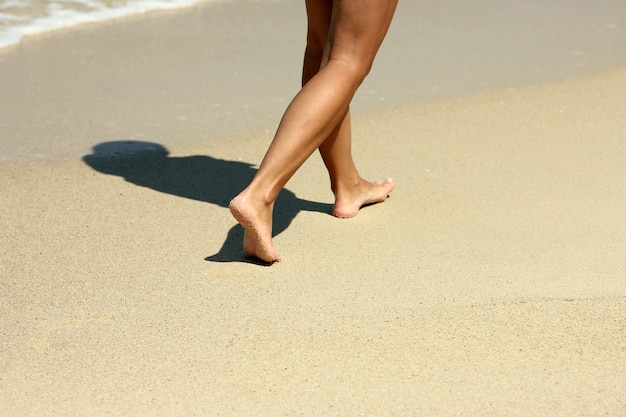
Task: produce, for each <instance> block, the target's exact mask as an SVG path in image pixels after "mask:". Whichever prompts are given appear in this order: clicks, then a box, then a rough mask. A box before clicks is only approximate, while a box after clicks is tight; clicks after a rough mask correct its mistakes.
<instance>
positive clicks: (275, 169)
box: [230, 0, 397, 262]
mask: <svg viewBox="0 0 626 417" xmlns="http://www.w3.org/2000/svg"><path fill="white" fill-rule="evenodd" d="M327 1H329V0H327ZM396 2H397V0H363V1H359V2H354V1H348V0H346V1H344V0H334V1H333V2H332V18H331V21H330V26H329V31H328V38H327V42H326V47H325V49H324V56H325V58H324V62H325V65H323V67H322V68H321V69H320V70H319V71H318V72H317V73H316V74H315V75H314V76H313V77H311V79H310V80H308V82H307V83H306V84H305V85H304V86H303V87H302V89H301V90H300V92H299V93H298V94H297V95H296V97H295V98H294V99H293V101H292V102H291V104H290V105H289V107H288V108H287V110H286V112H285V114H284V116H283V119H282V120H281V123H280V125H279V127H278V130H277V132H276V135H275V136H274V140H273V141H272V144H271V145H270V147H269V149H268V150H267V153H266V155H265V158H264V159H263V162H262V163H261V166H260V167H259V170H258V171H257V173H256V175H255V177H254V179H253V180H252V182H251V183H250V185H249V186H248V187H246V189H245V190H243V191H242V192H241V193H240V194H239V195H238V196H237V197H235V198H234V199H233V201H232V202H231V205H230V208H231V212H232V213H233V216H234V217H235V218H236V219H237V221H239V222H240V223H241V225H242V226H243V227H244V228H245V229H246V234H245V237H244V250H246V252H248V253H249V254H250V255H253V256H256V257H258V258H260V259H262V260H264V261H268V262H274V261H279V260H280V254H279V253H278V252H277V251H276V249H274V246H273V244H272V213H273V208H274V202H275V200H276V197H277V196H278V193H279V192H280V190H281V189H282V188H283V187H284V186H285V184H286V183H287V181H288V180H289V179H290V178H291V176H292V175H293V174H294V173H295V171H296V170H297V169H298V168H299V167H300V166H301V165H302V164H303V163H304V161H306V159H307V158H308V157H309V156H310V155H311V154H312V153H313V152H314V151H315V149H317V148H318V147H320V146H321V145H322V143H324V142H325V141H326V140H327V139H328V138H329V137H330V136H331V134H333V131H335V130H338V131H339V130H340V128H338V126H339V125H340V124H341V125H343V124H344V123H345V122H344V120H346V115H347V113H348V107H349V104H350V101H351V100H352V97H353V96H354V93H355V92H356V89H357V88H358V87H359V85H360V84H361V82H362V81H363V79H364V78H365V77H366V76H367V73H368V72H369V70H370V67H371V64H372V62H373V60H374V57H375V55H376V52H377V51H378V48H379V47H380V44H381V43H382V40H383V38H384V36H385V33H386V32H387V29H388V27H389V24H390V22H391V17H392V15H393V12H394V9H395V5H396ZM308 3H311V1H309V2H308ZM326 4H328V3H326ZM335 136H337V135H335ZM332 148H333V146H331V147H330V149H331V150H330V151H329V153H331V154H334V153H335V151H333V150H332ZM348 149H349V147H348ZM348 154H349V152H348ZM331 160H332V157H331ZM352 165H354V164H352ZM329 171H330V170H329ZM333 175H342V174H331V177H332V176H333ZM387 184H389V183H387ZM385 195H386V194H385ZM353 205H354V204H353ZM359 207H360V205H359ZM357 210H358V209H357Z"/></svg>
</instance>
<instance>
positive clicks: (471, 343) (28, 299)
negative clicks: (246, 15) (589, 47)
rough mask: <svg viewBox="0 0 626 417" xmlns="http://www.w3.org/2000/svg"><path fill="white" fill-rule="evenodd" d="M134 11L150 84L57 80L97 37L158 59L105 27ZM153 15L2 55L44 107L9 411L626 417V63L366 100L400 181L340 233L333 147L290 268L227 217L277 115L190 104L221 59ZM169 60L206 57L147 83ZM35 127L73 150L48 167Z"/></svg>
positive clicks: (375, 134) (24, 96)
mask: <svg viewBox="0 0 626 417" xmlns="http://www.w3.org/2000/svg"><path fill="white" fill-rule="evenodd" d="M199 10H204V9H202V8H199ZM183 14H184V13H183ZM172 16H178V15H177V14H172ZM242 19H243V17H242ZM148 20H149V19H148ZM166 20H167V19H166ZM132 21H134V22H135V23H136V24H138V25H139V27H144V30H145V37H144V38H143V39H141V41H140V40H137V43H138V44H141V43H143V44H144V46H145V48H147V50H146V49H144V50H143V52H142V53H140V54H139V55H138V58H137V60H136V61H133V65H132V66H129V67H126V68H127V71H129V72H128V73H127V74H126V76H124V75H123V68H124V67H123V66H122V65H121V64H120V65H119V66H115V65H112V66H107V65H93V66H90V67H89V68H88V69H89V71H87V73H86V74H85V73H83V72H81V71H80V70H79V69H76V71H75V72H74V73H67V74H66V75H65V76H66V77H67V78H62V79H58V78H54V77H52V76H51V75H50V73H52V74H63V73H64V72H63V71H58V72H55V70H54V67H49V68H48V70H49V72H48V73H45V71H39V70H37V68H38V66H37V65H36V64H37V62H51V61H45V60H46V59H51V58H50V56H49V55H46V54H47V53H48V52H49V50H47V49H45V48H43V46H45V45H49V44H47V43H46V42H53V40H54V39H61V38H62V39H69V40H71V42H69V41H68V43H57V44H56V47H57V51H56V53H57V54H60V55H59V56H62V57H71V56H75V55H77V54H78V55H80V54H84V53H85V50H89V49H88V48H87V49H81V48H78V47H77V45H79V44H80V43H81V42H87V41H86V40H87V39H89V37H88V35H89V34H91V35H89V36H94V38H97V39H99V40H100V42H102V44H100V46H99V48H102V49H98V51H106V54H108V55H105V56H104V57H100V58H98V57H96V56H94V57H93V59H94V60H98V59H102V60H103V61H98V62H109V61H110V62H118V63H119V62H122V61H123V59H120V56H122V58H123V57H125V56H132V54H133V51H136V50H135V49H133V44H128V43H127V44H123V45H122V46H120V45H118V44H116V46H115V47H113V46H112V45H113V44H111V46H110V49H108V50H107V49H106V48H104V47H103V46H102V45H106V44H107V43H106V41H105V39H102V35H103V34H108V35H109V39H111V40H115V36H119V37H124V36H126V35H124V34H125V33H126V32H125V31H128V30H130V29H129V27H130V26H133V25H132V24H130V23H132ZM146 22H147V21H146V19H136V20H133V19H131V20H129V24H128V25H110V26H105V27H97V28H92V29H88V30H86V33H87V34H86V35H85V37H78V38H76V37H75V36H74V35H75V34H74V33H68V34H60V35H58V37H55V36H52V37H50V38H49V39H48V38H46V39H42V40H40V41H37V40H32V41H30V42H28V43H26V44H25V45H24V46H23V48H22V49H20V50H14V51H8V52H5V53H3V54H2V55H1V57H2V59H3V60H4V61H3V65H4V64H6V66H4V68H3V70H2V71H4V72H3V74H4V75H7V74H8V75H7V76H12V77H14V78H13V80H14V81H15V83H18V84H15V85H27V84H28V83H27V81H30V83H31V84H30V85H31V89H30V90H27V89H23V90H19V89H14V90H10V89H9V88H8V87H7V85H9V83H5V84H3V86H4V87H3V88H4V91H12V92H13V93H12V94H15V98H16V101H15V103H17V104H15V106H18V107H17V108H18V109H19V111H17V110H16V109H15V108H14V107H11V108H10V107H7V105H6V101H4V100H5V99H2V100H3V109H4V108H6V109H11V110H10V111H11V114H12V115H13V118H11V119H8V118H7V117H6V116H4V117H5V119H3V120H4V122H3V124H4V125H3V135H6V136H10V137H11V138H16V137H18V138H19V137H24V138H26V139H25V142H24V144H25V145H24V149H23V150H20V151H19V152H17V151H15V148H12V149H13V150H12V151H15V155H18V154H19V157H18V156H11V157H7V158H6V159H4V160H2V161H1V162H0V195H1V196H2V203H3V204H2V208H1V209H0V241H1V242H2V251H0V265H2V269H1V272H0V278H1V283H2V286H1V289H0V291H1V293H0V294H1V296H2V303H1V305H2V310H1V313H2V314H0V323H1V324H0V329H1V331H2V337H1V338H0V343H1V345H0V352H1V358H2V363H3V365H2V369H3V371H2V377H1V378H0V415H3V416H31V415H32V416H35V415H37V416H39V415H52V414H54V415H63V416H70V415H93V416H100V415H103V416H104V415H168V416H175V415H213V416H219V415H224V416H239V415H241V416H244V415H262V416H274V415H289V416H290V415H333V416H345V415H390V416H406V415H416V416H417V415H429V416H438V415H441V416H450V415H494V416H498V415H501V416H513V415H520V416H522V415H523V416H528V415H577V416H586V415H589V416H592V415H609V416H620V415H623V414H624V412H625V410H626V399H625V398H624V395H623V393H624V389H625V388H626V382H625V381H626V327H625V326H624V319H625V313H624V312H625V311H626V279H625V278H626V239H625V237H626V216H624V215H623V213H624V211H625V208H626V164H624V161H625V160H626V144H625V142H624V138H625V137H626V124H624V122H623V115H624V114H626V90H625V89H624V85H626V69H619V68H618V69H615V70H611V71H602V72H598V73H597V74H596V75H588V76H582V75H581V76H577V77H574V78H573V79H570V80H564V81H561V82H556V81H554V82H551V83H548V84H546V83H543V82H542V83H539V84H541V85H532V86H523V85H515V86H513V87H511V88H502V89H498V88H493V89H491V90H493V91H487V92H480V91H476V92H474V93H472V94H468V95H459V96H458V97H450V96H448V95H447V94H446V95H444V96H442V97H439V96H436V97H431V98H430V99H429V98H428V97H420V98H418V99H416V100H414V102H413V103H409V102H407V100H405V99H403V98H397V97H396V98H395V99H394V100H396V99H397V103H391V104H385V105H384V106H369V105H368V103H367V102H366V101H367V100H365V99H362V101H361V103H363V104H359V105H360V106H362V107H361V110H360V111H358V112H357V114H355V116H354V135H355V142H356V145H355V159H356V160H357V163H358V164H359V166H361V167H362V171H363V172H362V174H363V175H364V176H366V177H368V178H371V179H383V178H385V177H387V176H390V177H393V178H394V179H395V182H396V188H395V190H394V191H393V193H392V195H391V197H390V198H389V199H388V200H387V201H386V202H385V203H383V204H379V205H375V206H372V207H368V208H365V209H364V210H362V211H361V213H360V214H359V215H358V216H356V217H355V218H353V219H348V220H341V219H336V218H334V217H332V216H331V215H330V210H331V203H332V194H331V192H330V190H329V186H328V183H327V179H326V174H325V172H324V168H323V165H322V163H321V161H319V158H317V157H314V158H312V159H311V160H310V161H308V162H307V163H306V164H305V166H304V167H303V168H302V170H301V171H299V172H298V173H297V174H296V176H295V177H294V178H293V179H292V180H291V181H290V182H289V184H288V185H287V187H286V189H285V191H284V192H283V193H282V194H281V196H280V198H279V201H278V202H277V208H276V230H275V233H276V236H275V238H274V241H275V244H276V247H277V249H278V250H279V251H280V252H281V254H282V255H283V260H282V261H281V262H280V263H279V264H276V265H273V266H271V267H267V266H263V265H259V264H258V263H256V262H254V261H253V260H250V259H248V258H246V257H245V256H244V254H243V251H242V249H241V246H240V243H241V239H242V230H241V229H240V228H239V227H238V226H237V225H236V222H235V221H234V219H233V218H232V217H231V216H230V213H229V210H228V208H227V205H228V202H229V200H230V198H231V197H232V196H233V195H234V194H236V193H237V192H238V191H239V190H240V189H241V188H242V187H243V185H245V184H246V183H247V181H248V180H249V179H250V178H251V176H252V175H254V169H255V167H256V164H258V162H259V161H260V158H261V156H262V154H263V152H264V151H265V148H266V146H267V144H268V141H269V139H270V137H271V134H270V133H269V132H268V131H267V130H266V128H265V127H264V124H265V123H266V122H267V123H269V118H270V117H271V116H273V114H274V112H275V110H268V111H267V113H266V114H265V113H263V114H261V113H258V112H256V111H255V110H254V109H256V105H251V107H249V109H250V114H251V116H250V117H251V118H252V119H253V121H252V122H251V125H252V127H249V126H248V127H247V128H245V129H241V130H235V131H232V130H230V128H229V129H223V130H220V129H221V128H219V127H217V128H215V131H211V129H213V127H211V126H213V123H216V120H219V117H217V116H216V117H214V118H206V112H207V111H206V108H207V107H201V106H200V104H199V103H200V101H201V99H200V98H198V99H197V100H198V102H191V101H184V100H183V98H184V97H187V98H188V97H192V94H191V92H192V91H193V90H194V89H195V88H197V81H198V78H194V77H190V76H189V75H190V73H189V72H188V71H190V70H189V66H188V63H189V62H193V61H195V60H196V59H198V57H197V56H193V55H187V54H189V53H190V52H189V51H186V50H185V47H180V43H178V41H173V40H172V41H171V42H170V40H168V38H167V37H166V36H164V35H163V34H162V32H160V31H159V30H158V29H159V26H158V25H159V23H158V22H162V20H160V19H158V18H154V25H153V26H150V25H148V24H147V23H146ZM187 22H188V23H191V22H196V20H193V19H192V20H188V21H187ZM142 25H144V26H142ZM398 30H401V29H398ZM81 33H82V32H81ZM134 33H135V35H136V33H137V32H134ZM135 35H133V36H135ZM230 35H231V36H234V34H233V33H230ZM190 36H191V35H190ZM216 36H217V35H216ZM151 37H154V39H156V40H154V41H153V43H150V42H148V40H147V39H152V38H151ZM133 39H137V38H133ZM72 42H73V43H72ZM233 42H234V44H237V42H240V40H234V41H233ZM285 42H291V39H288V40H285ZM294 42H295V41H294ZM85 45H87V44H85ZM287 49H288V48H287ZM391 49H393V45H392V47H391ZM163 50H167V51H170V52H171V54H172V56H174V58H172V59H173V60H174V61H175V60H176V59H178V58H181V59H182V58H186V59H188V61H182V60H181V61H179V62H180V66H175V67H172V66H171V65H170V67H169V68H170V70H171V71H172V72H174V73H177V74H178V75H180V77H171V78H166V79H154V78H153V77H149V76H148V75H146V74H153V75H154V77H156V78H158V76H159V74H165V72H160V70H159V67H156V68H155V67H154V65H155V63H158V60H157V59H156V57H157V56H159V54H160V53H161V52H162V51H163ZM103 53H105V52H103ZM194 53H195V52H194ZM207 53H209V52H207ZM282 53H283V52H281V54H282ZM46 57H47V58H46ZM18 58H19V59H21V60H22V61H19V60H18ZM39 59H41V60H42V61H39ZM59 59H60V61H58V66H57V68H58V69H62V68H65V67H64V66H63V64H62V62H63V60H62V59H61V58H59ZM68 59H69V58H68ZM118 59H119V61H118ZM274 59H276V58H274ZM281 59H285V58H284V57H283V58H281ZM209 61H210V60H208V61H207V62H209ZM20 62H21V65H23V66H22V67H20V66H19V64H20ZM286 62H287V61H286ZM170 64H171V61H170ZM292 64H293V67H294V68H296V69H297V64H298V63H297V62H294V63H292ZM85 65H86V66H88V65H90V64H89V61H85ZM384 67H385V65H381V69H380V70H377V71H383V68H384ZM20 68H22V71H19V69H20ZM29 68H30V69H29ZM9 69H10V70H11V71H12V72H10V73H9V72H8V71H9ZM28 71H32V72H30V73H29V72H28ZM153 71H155V72H153ZM163 71H164V70H163ZM195 71H196V69H194V70H193V72H194V74H195ZM45 74H48V75H45ZM72 74H74V75H72ZM142 74H143V76H142ZM296 75H297V74H296ZM72 76H75V78H76V80H79V81H80V82H78V83H77V88H76V90H74V91H67V89H64V88H63V87H64V86H67V83H68V82H69V80H70V79H71V78H72ZM42 77H43V78H42ZM45 77H52V78H45ZM277 77H278V75H277ZM566 78H571V77H566ZM296 79H297V76H296V77H294V80H296ZM89 80H91V82H90V81H89ZM120 80H122V81H124V82H123V83H121V82H120ZM131 81H132V82H131ZM174 81H176V82H175V83H174ZM374 81H375V80H370V81H369V82H370V83H372V82H374ZM170 82H171V84H168V83H170ZM19 83H24V84H19ZM159 83H160V85H161V86H163V88H161V89H160V90H153V89H152V87H154V86H155V85H156V84H159ZM11 85H13V84H11ZM370 85H371V84H370ZM202 88H208V87H201V89H202ZM223 88H224V89H227V88H234V89H238V88H239V89H241V88H242V85H237V84H230V85H225V86H224V87H223ZM369 88H370V87H368V89H366V90H365V95H367V93H366V92H367V91H369ZM287 90H288V88H286V89H285V90H284V97H288V93H289V91H287ZM175 91H177V92H178V93H176V94H178V95H176V96H175V97H174V98H171V97H168V94H170V93H171V94H174V93H173V92H175ZM181 91H183V92H181ZM163 92H165V93H164V94H163ZM223 94H224V96H228V94H226V93H223ZM242 94H246V93H242ZM258 94H264V93H262V92H259V93H258ZM376 94H383V93H382V92H381V93H371V96H376ZM33 95H38V96H39V97H40V98H47V99H45V100H40V101H39V104H38V106H37V107H34V108H29V107H28V105H29V104H32V103H34V102H37V100H36V99H35V98H33V97H32V96H33ZM54 97H58V100H56V101H55V100H53V99H52V98H54ZM116 97H118V98H120V100H118V101H116V100H115V98H116ZM163 97H166V98H163ZM282 97H283V96H282V95H281V96H280V97H278V98H277V100H276V103H279V104H280V100H282ZM376 97H377V98H376V100H375V101H377V102H379V101H384V100H379V98H380V97H378V96H376ZM121 98H123V100H122V99H121ZM29 100H30V101H29ZM232 100H233V103H234V102H236V101H237V100H236V98H233V99H232ZM258 100H260V99H258ZM390 100H391V99H390ZM270 101H271V100H270ZM391 101H393V100H391ZM63 103H65V105H64V104H63ZM67 103H70V104H71V105H69V104H67ZM77 103H78V104H81V105H80V106H79V105H77ZM20 106H22V107H20ZM224 106H225V105H224ZM233 106H234V105H233ZM225 107H227V106H225ZM276 107H277V108H278V105H277V106H276ZM173 108H174V109H177V110H179V111H177V112H173V111H172V109H173ZM216 108H219V107H213V110H214V111H215V112H216V113H214V114H215V115H217V114H218V113H217V110H215V109H216ZM276 111H278V110H276ZM89 112H92V113H93V114H94V117H93V118H89V117H87V115H88V114H89ZM165 114H169V117H164V115H165ZM203 114H204V115H205V116H202V115H203ZM220 114H221V113H220ZM235 114H236V113H235ZM5 115H6V113H5ZM201 116H202V117H201ZM203 117H204V118H203ZM226 117H231V116H226V115H225V114H224V118H226ZM233 117H234V116H233ZM266 117H267V120H266ZM255 126H256V127H255ZM268 128H269V127H268ZM207 132H214V136H212V135H211V134H209V133H207ZM20 135H21V136H20ZM33 136H37V137H45V136H50V138H51V140H52V138H54V140H60V139H62V138H63V137H67V141H66V142H65V143H66V144H67V146H65V145H63V142H62V140H61V141H60V145H59V146H60V148H61V150H59V151H58V153H56V154H54V157H52V156H50V154H49V153H48V150H46V151H45V152H41V153H42V155H40V156H39V157H37V156H36V154H37V153H38V150H37V149H33V148H32V146H31V145H30V144H29V143H30V142H28V140H27V139H28V138H32V137H33ZM205 139H206V140H205ZM32 143H34V142H32ZM87 144H89V146H86V145H87ZM41 146H42V147H43V148H46V149H48V148H50V149H52V147H50V146H49V145H47V144H45V143H44V144H43V145H41ZM64 146H65V147H64ZM84 147H86V149H83V148H84ZM20 152H21V153H20ZM53 152H54V151H53ZM5 153H6V152H5ZM46 155H47V156H46Z"/></svg>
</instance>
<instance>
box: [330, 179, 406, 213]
mask: <svg viewBox="0 0 626 417" xmlns="http://www.w3.org/2000/svg"><path fill="white" fill-rule="evenodd" d="M393 186H394V184H393V180H392V179H391V178H387V179H386V180H385V181H384V182H382V183H381V182H378V181H376V182H373V183H372V182H367V181H365V180H361V181H360V182H359V183H358V184H356V185H355V186H354V187H353V188H352V189H350V190H345V191H342V192H337V193H336V194H335V206H334V207H333V216H335V217H339V218H342V219H346V218H350V217H354V216H356V215H357V214H358V213H359V210H360V209H361V207H363V206H367V205H370V204H375V203H382V202H383V201H385V200H386V199H387V196H388V195H389V193H390V192H391V191H392V190H393Z"/></svg>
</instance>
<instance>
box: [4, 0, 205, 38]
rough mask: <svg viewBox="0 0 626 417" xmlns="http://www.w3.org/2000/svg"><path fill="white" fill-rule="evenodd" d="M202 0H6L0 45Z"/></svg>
mask: <svg viewBox="0 0 626 417" xmlns="http://www.w3.org/2000/svg"><path fill="white" fill-rule="evenodd" d="M201 1H207V0H3V1H0V48H2V47H6V46H9V45H15V44H17V43H19V42H20V40H21V39H22V38H23V37H24V36H29V35H36V34H41V33H44V32H50V31H53V30H55V29H60V28H67V27H72V26H77V25H80V24H82V23H90V22H100V21H105V20H111V19H116V18H119V17H124V16H129V15H133V14H139V13H145V12H148V11H151V10H163V9H176V8H182V7H187V6H190V5H193V4H196V3H199V2H201Z"/></svg>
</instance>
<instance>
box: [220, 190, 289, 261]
mask: <svg viewBox="0 0 626 417" xmlns="http://www.w3.org/2000/svg"><path fill="white" fill-rule="evenodd" d="M228 207H229V208H230V212H231V213H232V215H233V217H234V218H235V219H236V220H237V221H238V222H239V224H241V226H242V227H243V228H244V229H245V232H244V235H243V250H244V251H245V252H246V253H247V254H248V255H251V256H254V257H256V258H258V259H260V260H262V261H265V262H269V263H273V262H278V261H280V254H279V253H278V252H277V251H276V250H275V249H274V245H272V222H271V210H270V211H269V216H268V213H264V214H265V217H269V222H268V221H266V220H264V219H262V215H261V213H258V214H257V212H256V211H255V210H254V209H253V208H252V207H250V206H248V205H247V204H246V199H245V197H242V196H241V194H240V195H238V196H237V197H235V198H234V199H233V200H232V201H231V202H230V204H229V206H228Z"/></svg>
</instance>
